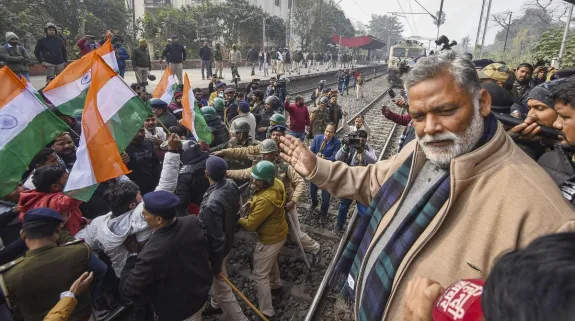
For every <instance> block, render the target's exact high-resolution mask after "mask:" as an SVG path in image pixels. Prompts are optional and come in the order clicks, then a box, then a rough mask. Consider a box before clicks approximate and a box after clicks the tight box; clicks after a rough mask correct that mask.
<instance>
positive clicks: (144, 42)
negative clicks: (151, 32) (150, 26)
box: [138, 39, 148, 46]
mask: <svg viewBox="0 0 575 321" xmlns="http://www.w3.org/2000/svg"><path fill="white" fill-rule="evenodd" d="M147 43H148V42H146V39H140V41H138V46H141V45H145V44H147Z"/></svg>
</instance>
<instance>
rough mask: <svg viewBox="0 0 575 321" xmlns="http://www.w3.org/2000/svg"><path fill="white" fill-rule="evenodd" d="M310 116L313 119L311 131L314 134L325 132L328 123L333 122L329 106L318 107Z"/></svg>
mask: <svg viewBox="0 0 575 321" xmlns="http://www.w3.org/2000/svg"><path fill="white" fill-rule="evenodd" d="M310 118H311V119H313V120H312V121H311V132H312V135H314V136H315V135H319V134H323V132H324V131H325V128H326V127H327V124H328V123H330V122H332V117H331V115H330V113H329V109H327V108H323V109H322V108H321V107H319V108H317V109H316V110H314V111H312V112H311V115H310Z"/></svg>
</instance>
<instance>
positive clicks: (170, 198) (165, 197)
mask: <svg viewBox="0 0 575 321" xmlns="http://www.w3.org/2000/svg"><path fill="white" fill-rule="evenodd" d="M143 200H144V209H145V210H146V211H147V212H148V213H150V214H152V215H154V216H160V217H163V218H172V217H175V216H176V207H177V206H178V205H179V204H180V198H179V197H177V196H176V195H175V194H174V193H170V192H167V191H155V192H150V193H148V194H146V195H144V197H143Z"/></svg>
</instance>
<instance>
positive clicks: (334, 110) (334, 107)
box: [329, 92, 343, 128]
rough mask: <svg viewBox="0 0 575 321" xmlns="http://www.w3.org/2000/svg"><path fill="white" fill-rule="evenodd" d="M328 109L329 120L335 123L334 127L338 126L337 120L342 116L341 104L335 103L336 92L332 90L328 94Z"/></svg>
mask: <svg viewBox="0 0 575 321" xmlns="http://www.w3.org/2000/svg"><path fill="white" fill-rule="evenodd" d="M329 110H330V114H331V115H330V116H331V122H332V123H334V124H335V128H339V121H340V120H341V118H342V115H343V112H342V108H341V106H340V105H339V104H338V103H337V92H332V93H331V95H330V96H329Z"/></svg>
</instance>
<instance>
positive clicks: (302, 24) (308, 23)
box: [293, 0, 319, 48]
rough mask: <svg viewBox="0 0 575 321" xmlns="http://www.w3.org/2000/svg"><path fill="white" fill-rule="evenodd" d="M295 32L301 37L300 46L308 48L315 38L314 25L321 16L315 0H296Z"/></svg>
mask: <svg viewBox="0 0 575 321" xmlns="http://www.w3.org/2000/svg"><path fill="white" fill-rule="evenodd" d="M294 4H295V9H294V28H293V29H294V34H295V35H296V36H297V38H298V39H299V42H300V43H299V47H301V48H306V47H308V46H309V45H310V44H311V41H312V38H313V25H314V22H315V20H316V19H317V18H318V17H319V7H318V6H316V2H314V1H313V0H294Z"/></svg>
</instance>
